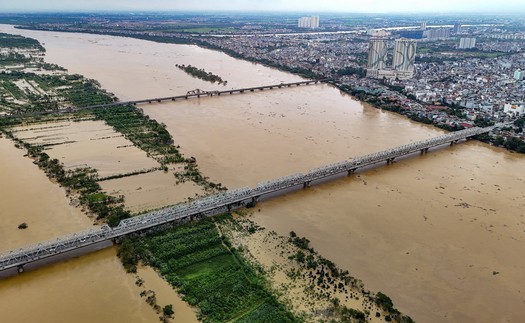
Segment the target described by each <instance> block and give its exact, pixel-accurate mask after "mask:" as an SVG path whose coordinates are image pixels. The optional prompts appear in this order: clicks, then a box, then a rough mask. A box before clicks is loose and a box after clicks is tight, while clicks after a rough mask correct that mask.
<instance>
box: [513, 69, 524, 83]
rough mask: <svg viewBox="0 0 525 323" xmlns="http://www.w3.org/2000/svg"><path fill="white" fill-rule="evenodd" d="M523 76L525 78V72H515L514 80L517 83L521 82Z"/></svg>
mask: <svg viewBox="0 0 525 323" xmlns="http://www.w3.org/2000/svg"><path fill="white" fill-rule="evenodd" d="M524 76H525V72H523V71H520V70H517V71H516V72H514V79H516V80H518V81H522V80H523V77H524Z"/></svg>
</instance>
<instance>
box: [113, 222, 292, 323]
mask: <svg viewBox="0 0 525 323" xmlns="http://www.w3.org/2000/svg"><path fill="white" fill-rule="evenodd" d="M227 217H228V218H231V217H229V216H227ZM222 219H223V218H221V217H218V218H217V219H216V220H218V221H221V220H222ZM118 254H119V257H120V258H121V260H122V263H123V265H124V267H125V268H126V269H127V270H128V271H134V270H136V265H137V262H138V260H139V259H142V261H144V263H146V264H148V265H151V266H153V267H155V268H157V269H158V270H159V271H160V273H161V274H162V276H163V277H164V278H165V279H166V280H167V281H168V282H169V283H170V284H171V285H172V286H174V287H177V288H178V289H179V292H180V293H181V294H183V295H184V300H185V301H187V302H188V303H189V304H190V305H193V306H197V307H198V308H199V310H200V313H199V318H200V319H202V320H203V321H204V322H296V321H298V320H297V319H296V318H295V317H294V316H293V315H292V314H291V313H290V312H289V311H288V310H287V309H286V308H285V307H284V305H282V304H280V303H279V302H278V301H277V300H276V298H275V297H274V296H273V295H272V294H271V293H270V292H268V291H267V290H266V289H265V287H264V285H265V282H264V281H263V279H262V278H261V277H260V276H258V275H257V274H256V272H255V271H254V270H253V268H252V267H251V266H250V265H249V264H248V263H247V262H246V261H245V260H244V259H243V258H242V257H241V256H240V255H239V254H238V253H237V250H236V249H235V248H232V247H231V244H230V243H229V241H228V240H227V239H226V238H225V237H224V236H221V235H220V233H219V231H218V230H217V227H216V225H215V223H214V220H212V219H205V220H201V221H199V222H197V223H190V224H188V225H184V226H181V227H177V228H173V229H169V230H166V231H163V232H156V233H151V234H149V235H147V236H146V237H142V238H126V239H125V240H124V241H123V243H122V244H121V245H120V246H119V252H118Z"/></svg>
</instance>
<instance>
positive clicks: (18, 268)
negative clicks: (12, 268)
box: [16, 265, 25, 274]
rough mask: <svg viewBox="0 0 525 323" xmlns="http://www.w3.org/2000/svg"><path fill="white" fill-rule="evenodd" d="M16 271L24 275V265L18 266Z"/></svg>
mask: <svg viewBox="0 0 525 323" xmlns="http://www.w3.org/2000/svg"><path fill="white" fill-rule="evenodd" d="M16 270H17V271H18V273H19V274H21V273H23V272H24V270H25V269H24V265H18V266H16Z"/></svg>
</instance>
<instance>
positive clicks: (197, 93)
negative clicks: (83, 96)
mask: <svg viewBox="0 0 525 323" xmlns="http://www.w3.org/2000/svg"><path fill="white" fill-rule="evenodd" d="M322 82H324V80H306V81H300V82H292V83H279V84H272V85H263V86H255V87H247V88H241V89H230V90H223V91H205V90H201V89H195V90H192V91H188V92H186V94H184V95H175V96H166V97H156V98H149V99H139V100H132V101H118V102H112V103H105V104H97V105H89V106H83V107H68V108H65V109H61V110H53V111H37V112H30V113H22V114H11V115H9V114H8V115H4V116H0V118H9V117H20V116H29V115H45V114H57V113H71V112H76V111H84V110H93V109H107V108H112V107H117V106H123V105H137V104H147V103H161V102H166V101H177V100H179V101H180V100H188V99H195V98H201V97H212V96H224V95H234V94H243V93H252V92H260V91H268V90H277V89H284V88H292V87H298V86H307V85H315V84H319V83H322Z"/></svg>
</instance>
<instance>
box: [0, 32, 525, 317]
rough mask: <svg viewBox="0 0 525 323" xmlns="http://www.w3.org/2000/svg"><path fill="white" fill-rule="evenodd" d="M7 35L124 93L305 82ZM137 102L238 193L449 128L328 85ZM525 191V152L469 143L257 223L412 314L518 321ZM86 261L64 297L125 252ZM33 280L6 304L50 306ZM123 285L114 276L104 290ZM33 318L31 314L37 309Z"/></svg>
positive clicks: (299, 195)
mask: <svg viewBox="0 0 525 323" xmlns="http://www.w3.org/2000/svg"><path fill="white" fill-rule="evenodd" d="M0 31H1V32H9V33H16V34H22V35H24V36H28V37H32V38H36V39H38V40H39V41H40V42H42V43H44V44H45V47H46V50H47V51H46V60H47V61H48V62H50V63H56V64H58V65H61V66H64V67H66V68H67V69H68V70H69V72H70V73H79V74H83V75H85V76H87V77H89V78H93V79H96V80H98V81H99V82H100V83H101V84H102V86H103V87H104V88H105V89H107V90H108V91H110V92H113V93H115V95H117V96H118V97H119V98H120V99H121V100H131V99H141V98H149V97H156V96H169V95H177V94H184V93H186V91H189V90H193V89H196V88H200V89H204V90H215V89H229V88H240V87H248V86H257V85H267V84H275V83H280V82H290V81H297V80H300V78H299V77H297V76H294V75H291V74H287V73H283V72H280V71H277V70H275V69H270V68H266V67H264V66H261V65H257V64H252V63H249V62H244V61H240V60H236V59H233V58H230V57H228V56H226V55H224V54H222V53H219V52H215V51H210V50H206V49H202V48H199V47H195V46H186V45H185V46H182V45H172V44H159V43H153V42H148V41H143V40H136V39H129V38H122V37H110V36H100V35H86V34H71V33H53V32H37V31H25V30H15V29H13V28H12V27H11V26H6V25H0ZM175 64H191V65H193V66H196V67H199V68H204V69H205V70H206V71H210V72H213V73H214V74H217V75H219V76H221V77H222V78H223V79H224V80H226V81H228V84H227V85H226V86H223V85H217V84H211V83H206V82H204V81H201V80H198V79H195V78H192V77H191V76H188V75H186V74H185V73H183V72H182V71H180V70H179V69H177V68H176V67H175ZM141 108H142V109H143V110H144V112H145V113H147V114H148V115H150V116H151V117H152V118H154V119H156V120H158V121H159V122H163V123H165V124H166V126H167V128H168V130H169V131H170V133H171V134H172V135H173V137H174V141H175V143H176V144H178V145H180V146H181V147H182V148H181V151H182V152H183V153H184V154H185V155H186V156H194V157H196V159H197V161H198V164H199V166H200V169H201V170H202V171H203V173H204V174H205V175H206V176H209V177H210V178H211V180H213V181H216V182H221V183H222V184H224V185H225V186H227V187H228V188H230V189H232V188H238V187H242V186H247V185H250V186H251V185H255V184H256V183H257V182H260V181H263V180H268V179H272V178H275V177H278V176H284V175H288V174H292V173H295V172H304V171H306V170H308V169H311V168H314V167H317V166H321V165H324V164H327V163H332V162H337V161H340V160H343V159H346V158H349V157H352V156H356V155H360V154H366V153H370V152H374V151H379V150H382V149H385V148H389V147H394V146H398V145H404V144H407V143H409V142H413V141H417V140H421V139H425V138H429V137H433V136H437V135H440V134H442V133H443V132H442V131H441V130H438V129H435V128H433V127H430V126H426V125H421V124H417V123H414V122H411V121H410V120H408V119H406V118H404V117H400V116H398V115H395V114H391V113H387V112H383V111H380V110H377V109H374V108H373V107H370V106H366V105H363V104H361V103H360V102H358V101H355V100H354V99H352V98H351V97H350V96H348V95H345V94H342V93H340V92H339V91H338V90H337V89H334V88H332V87H330V86H328V85H314V86H307V87H299V88H293V89H281V90H275V91H268V92H260V93H253V94H242V95H233V96H225V97H220V98H203V99H198V100H188V101H184V102H173V103H163V104H152V105H144V106H141ZM2 185H4V184H3V183H2ZM524 197H525V158H524V157H523V156H520V155H517V154H513V153H509V152H506V151H505V150H502V149H496V148H493V147H491V146H488V145H486V144H482V143H479V142H475V141H472V142H467V143H461V144H459V145H456V146H453V147H442V148H440V149H437V150H434V151H431V152H430V153H428V154H427V155H424V156H414V157H412V158H408V159H402V160H399V161H397V162H396V163H394V164H393V165H389V166H383V165H382V166H380V167H377V168H375V169H372V170H368V171H366V172H358V173H357V174H355V175H353V176H351V177H348V178H343V179H340V180H337V181H334V182H331V183H327V184H324V185H319V186H314V187H312V188H310V189H307V190H305V191H300V192H296V193H293V194H290V195H287V196H284V197H280V198H277V199H273V200H271V201H266V202H262V203H260V204H258V206H257V208H256V211H255V212H254V215H253V218H254V220H255V221H257V222H259V223H260V224H261V225H263V226H265V227H266V228H268V229H272V230H275V231H277V232H278V233H279V234H283V235H286V234H288V232H289V231H292V230H293V231H295V232H297V234H299V235H301V236H306V237H307V238H308V239H310V240H311V243H312V246H313V247H314V248H315V249H316V250H318V251H319V252H320V253H321V254H322V255H323V256H324V257H326V258H328V259H331V260H333V261H334V262H335V263H336V264H337V265H338V266H340V267H341V268H343V269H347V270H349V272H350V273H351V274H352V275H353V276H355V277H358V278H360V279H362V280H363V282H364V284H365V287H366V288H368V289H370V290H372V291H382V292H384V293H385V294H387V295H389V296H390V297H391V298H392V299H393V301H394V303H395V305H396V307H397V308H398V309H399V310H400V311H401V312H403V313H405V314H408V315H410V316H411V317H412V318H413V319H414V320H415V321H417V322H444V321H447V322H520V321H521V320H522V319H523V316H524V315H525V275H523V272H525V258H524V257H523V255H524V254H525V243H524V242H525V211H524V210H525V202H523V201H524ZM90 257H91V258H90ZM90 257H86V258H82V259H79V260H76V262H75V261H72V262H68V263H67V264H65V265H64V266H69V267H68V268H69V269H70V270H69V271H78V272H81V271H82V272H83V274H82V275H72V276H70V277H69V278H68V279H69V280H70V283H69V284H62V285H61V286H62V289H61V290H58V291H57V292H56V293H57V294H60V293H63V294H67V293H70V291H71V289H74V288H79V289H82V288H83V286H82V284H79V283H78V281H77V280H82V281H89V280H92V281H96V280H98V279H100V278H101V276H103V275H102V272H103V271H104V270H106V269H105V267H104V266H97V265H96V264H97V261H102V260H101V259H104V261H106V262H112V261H116V260H115V259H114V252H103V253H100V254H95V255H94V256H90ZM97 257H98V258H97ZM86 267H89V268H90V270H89V271H86V270H85V268H86ZM53 268H56V269H55V270H54V269H53ZM115 268H116V267H115ZM43 270H44V271H46V275H48V276H46V278H45V280H46V281H49V282H52V281H54V280H57V279H58V278H60V277H62V270H61V267H60V266H55V267H51V268H50V269H43ZM113 270H116V269H113ZM119 270H121V269H119ZM37 273H38V272H35V274H33V276H35V275H36V276H38V274H37ZM33 276H29V275H28V276H27V277H26V278H24V279H23V280H24V282H23V283H20V282H19V281H17V280H16V279H13V280H10V281H7V282H0V295H1V297H2V300H4V299H9V298H10V297H9V296H10V294H12V293H15V294H16V295H18V296H17V297H15V298H14V299H15V300H13V302H22V301H23V300H24V297H23V295H25V294H24V293H27V294H28V295H31V294H34V293H37V292H38V293H41V295H42V296H41V297H34V299H33V300H32V303H35V302H36V303H37V304H38V302H42V304H47V303H46V302H48V301H47V300H46V297H45V296H44V295H45V292H46V291H45V290H44V289H45V288H46V287H45V285H44V284H40V283H38V281H37V282H36V283H34V284H33V283H32V282H33V278H32V277H33ZM119 277H121V276H119ZM119 284H121V282H120V281H119V280H115V281H114V283H112V282H111V280H109V281H107V282H105V284H104V285H103V286H101V287H100V290H99V291H98V292H99V293H101V294H103V293H105V292H106V291H111V290H113V288H114V285H119ZM6 285H8V287H6ZM77 286H78V287H77ZM56 288H59V287H56ZM66 292H67V293H66ZM20 295H21V296H20ZM86 297H93V298H95V299H96V298H97V294H96V293H95V292H94V293H93V294H88V295H86ZM129 299H130V300H133V299H134V298H133V297H130V298H129ZM90 301H93V300H90ZM117 302H122V303H121V305H122V304H124V305H130V304H133V302H134V301H127V300H125V297H123V299H119V300H118V301H117ZM143 303H144V302H143ZM19 305H20V304H18V305H17V306H19ZM130 306H131V305H130ZM16 308H19V307H16ZM104 308H105V307H104V306H102V305H101V309H100V310H104ZM0 309H1V308H0ZM86 310H87V309H86V308H78V309H77V310H76V311H75V310H69V311H66V312H63V313H62V312H59V311H58V310H57V313H56V315H57V318H60V319H63V320H64V321H68V320H69V321H71V320H74V318H75V317H77V316H82V315H84V314H85V312H86ZM133 310H134V311H136V308H134V309H133ZM2 312H4V311H3V310H2ZM35 312H36V311H35ZM27 315H30V313H29V314H27ZM34 315H35V316H34V317H32V318H28V319H27V320H26V321H32V320H34V321H36V320H37V318H39V317H40V316H39V315H38V313H35V314H34ZM50 321H52V320H50ZM137 321H140V320H139V319H137Z"/></svg>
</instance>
